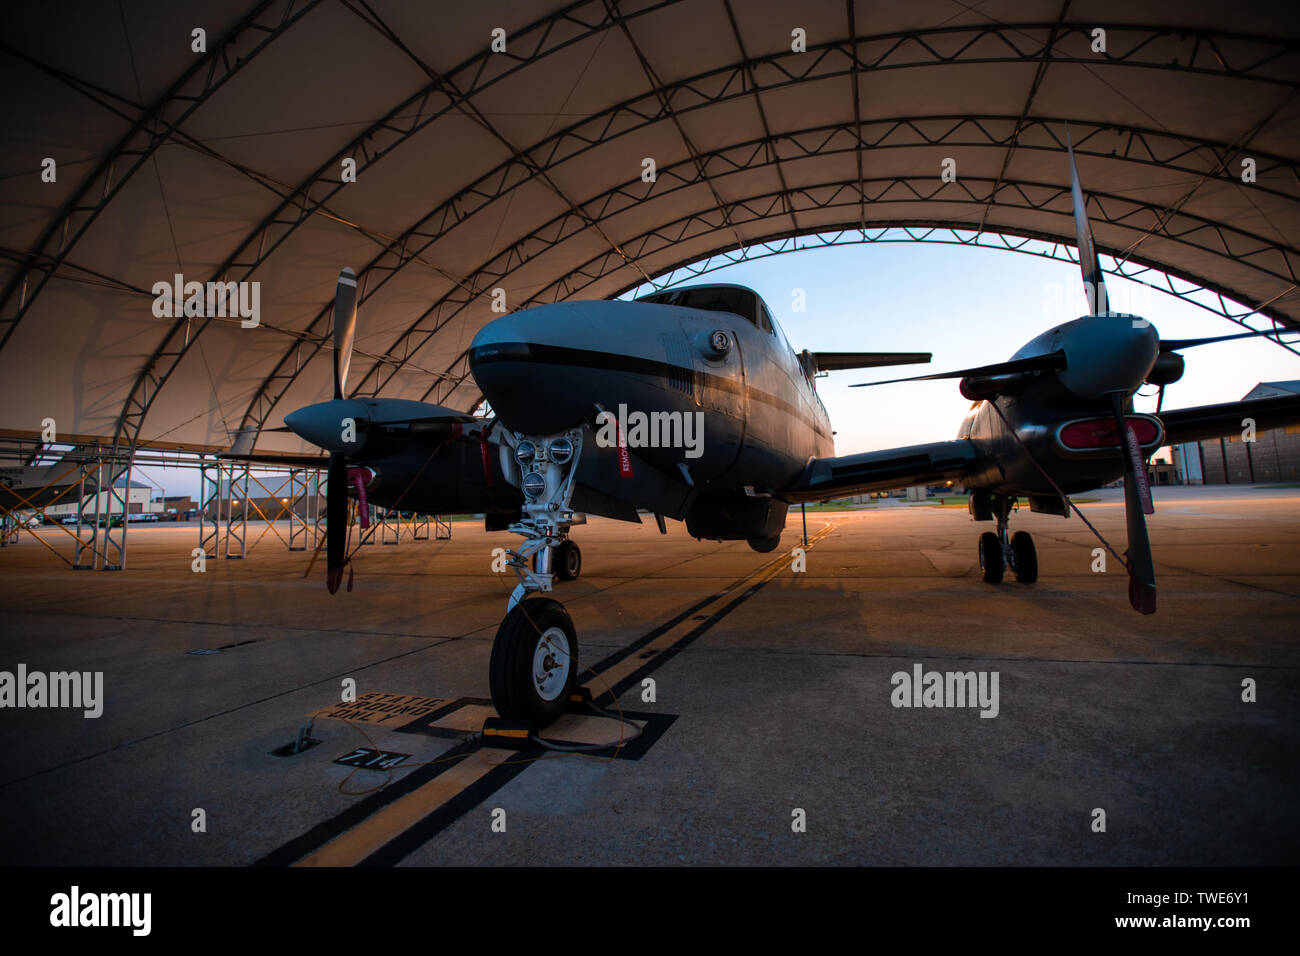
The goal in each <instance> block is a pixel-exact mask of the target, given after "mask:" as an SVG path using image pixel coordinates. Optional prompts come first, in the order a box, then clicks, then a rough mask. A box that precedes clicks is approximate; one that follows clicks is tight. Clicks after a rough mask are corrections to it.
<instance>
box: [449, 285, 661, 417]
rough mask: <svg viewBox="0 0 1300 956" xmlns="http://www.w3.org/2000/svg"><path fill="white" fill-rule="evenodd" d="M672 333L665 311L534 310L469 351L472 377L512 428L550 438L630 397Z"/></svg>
mask: <svg viewBox="0 0 1300 956" xmlns="http://www.w3.org/2000/svg"><path fill="white" fill-rule="evenodd" d="M670 325H671V327H672V328H677V327H676V324H675V320H673V322H671V323H669V322H668V321H667V320H666V319H665V317H664V315H663V312H662V306H655V305H646V304H644V303H634V302H609V301H578V302H558V303H554V304H550V305H542V306H537V307H535V308H531V309H524V310H522V311H519V312H512V313H510V314H508V315H503V316H501V317H500V318H498V319H495V320H494V321H492V322H489V323H488V324H487V325H485V326H483V328H481V329H480V330H479V332H478V334H477V335H475V336H474V340H473V342H471V343H470V350H469V364H470V371H471V373H472V374H473V376H474V381H475V382H476V383H477V385H478V387H479V390H480V391H481V392H482V393H483V397H484V398H486V399H487V400H488V403H489V404H490V405H491V406H492V409H493V411H495V412H496V413H497V414H498V415H499V416H500V417H501V419H502V420H503V421H505V422H508V423H509V426H510V427H511V428H513V429H515V430H517V431H522V432H526V433H530V434H551V433H553V432H557V431H561V430H563V429H565V428H571V427H573V426H574V425H576V424H578V423H579V422H583V421H589V420H591V418H592V417H593V416H594V415H595V406H596V404H597V403H601V404H604V403H609V402H610V401H612V400H613V397H614V396H618V395H623V396H625V397H626V396H627V395H628V394H630V393H629V392H628V391H627V387H628V382H629V376H631V377H633V378H635V377H636V375H637V373H638V372H640V371H642V370H643V369H644V368H646V367H647V366H648V365H651V364H653V361H654V360H655V358H656V357H658V356H662V355H663V353H664V345H663V343H662V342H661V341H660V338H659V336H660V335H661V334H662V333H664V332H665V331H667V330H669V329H670ZM677 334H678V335H681V334H682V333H681V331H680V328H677ZM651 371H653V370H651Z"/></svg>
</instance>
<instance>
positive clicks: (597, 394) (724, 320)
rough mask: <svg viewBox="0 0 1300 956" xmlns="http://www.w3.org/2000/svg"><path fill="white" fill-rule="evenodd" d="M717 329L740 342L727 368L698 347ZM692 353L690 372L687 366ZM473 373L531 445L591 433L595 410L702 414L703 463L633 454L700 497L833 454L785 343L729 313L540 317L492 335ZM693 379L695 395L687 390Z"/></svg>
mask: <svg viewBox="0 0 1300 956" xmlns="http://www.w3.org/2000/svg"><path fill="white" fill-rule="evenodd" d="M714 329H723V330H725V331H726V332H727V333H728V334H729V335H730V336H731V337H732V340H733V343H734V344H733V346H732V348H731V350H730V352H729V353H728V354H727V355H726V356H724V357H723V358H722V359H720V360H710V359H709V358H707V357H706V355H705V353H704V351H703V350H702V348H701V343H702V341H703V340H706V339H707V336H708V335H709V333H710V332H712V331H713V330H714ZM497 346H499V347H501V348H502V352H501V354H498V355H494V354H492V353H493V349H494V347H497ZM511 349H513V350H514V351H513V352H511V351H510V350H511ZM684 354H685V355H689V356H690V359H691V367H690V369H689V370H683V369H682V368H681V366H680V364H679V363H680V362H681V357H682V356H683V355H684ZM471 368H472V371H473V375H474V378H475V380H476V382H477V383H478V385H479V388H480V389H481V390H482V392H483V394H484V396H485V397H486V398H487V400H488V401H489V403H490V404H491V405H492V408H493V410H494V411H495V412H496V413H497V414H498V415H499V416H500V418H501V421H502V423H503V424H504V425H506V426H508V427H510V428H512V429H513V430H515V431H517V432H520V433H522V434H531V435H545V434H554V433H556V432H559V431H562V430H563V429H565V428H570V427H573V426H574V425H576V424H577V423H578V422H585V423H588V424H593V423H594V422H595V416H596V405H598V404H599V405H600V406H601V407H603V408H604V409H606V410H607V411H610V412H617V410H618V406H619V405H620V404H622V405H625V406H626V407H627V408H628V410H629V412H631V411H642V412H646V413H653V412H678V413H681V414H683V415H685V414H694V413H696V412H700V413H702V414H703V416H704V431H703V435H704V440H703V455H702V456H701V457H699V458H693V459H688V458H686V456H685V453H684V449H681V448H647V447H642V448H635V449H633V450H634V451H635V452H636V454H637V455H638V456H639V457H640V458H641V459H643V460H644V461H645V462H647V463H648V464H650V465H651V466H652V467H654V468H656V469H658V470H660V471H662V472H664V473H666V474H669V475H672V476H674V478H675V476H676V475H678V474H679V472H678V465H679V464H680V463H685V464H686V465H687V466H688V467H689V469H690V472H691V475H692V478H693V479H694V480H695V482H696V485H697V489H703V488H706V487H707V488H708V490H710V491H735V492H740V491H741V488H742V487H743V486H745V485H751V486H754V487H755V488H756V489H758V490H760V491H761V490H771V489H780V488H782V487H784V486H786V485H788V484H789V483H791V482H792V481H793V480H794V479H795V478H796V477H797V476H798V475H799V474H800V473H801V472H802V470H803V468H804V467H805V465H806V464H807V462H808V460H809V459H810V458H812V457H814V456H815V455H818V454H821V455H828V454H832V453H833V447H834V446H833V443H832V440H831V431H830V422H829V419H828V417H827V415H826V411H825V409H824V408H823V407H822V405H821V402H820V401H819V400H818V399H817V398H816V395H815V392H814V390H813V387H812V384H811V383H810V382H809V381H808V380H807V378H806V377H804V375H803V373H802V370H801V369H800V367H799V365H798V362H797V359H796V358H795V357H794V354H793V352H792V351H791V350H790V347H789V345H788V344H787V343H786V342H785V341H784V338H783V336H781V335H780V333H779V332H766V331H763V330H760V329H759V328H757V327H756V326H754V325H753V324H752V323H750V322H749V321H748V320H747V319H745V318H743V317H741V316H737V315H734V314H731V313H726V312H711V311H702V310H698V309H686V308H678V307H676V306H670V305H660V304H655V303H644V302H565V303H557V304H555V305H548V306H539V307H537V308H534V309H529V310H526V311H524V312H518V313H513V314H511V315H509V316H504V317H502V318H501V319H498V320H496V321H495V322H492V323H489V324H488V325H486V326H484V328H483V329H482V330H480V332H479V334H478V335H477V336H476V337H475V339H474V342H473V344H472V346H471ZM686 371H689V374H690V379H691V382H692V384H693V387H692V388H691V389H690V391H689V393H688V392H686V391H683V390H682V388H681V387H680V385H681V382H682V379H683V373H684V372H686ZM584 470H585V469H584Z"/></svg>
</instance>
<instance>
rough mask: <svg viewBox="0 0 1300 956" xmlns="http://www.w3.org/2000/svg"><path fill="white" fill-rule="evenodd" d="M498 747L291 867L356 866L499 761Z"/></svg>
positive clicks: (474, 755) (478, 754) (475, 755)
mask: <svg viewBox="0 0 1300 956" xmlns="http://www.w3.org/2000/svg"><path fill="white" fill-rule="evenodd" d="M502 759H503V758H502V755H501V752H500V751H499V750H479V751H477V752H475V753H472V754H470V755H469V756H468V757H466V758H465V759H464V760H462V761H461V762H460V763H458V764H456V765H455V766H454V767H452V768H451V769H450V770H448V771H446V772H444V773H441V774H439V775H438V776H436V777H434V778H433V779H432V780H430V781H429V782H428V783H426V784H425V785H424V786H422V787H420V788H419V789H417V790H413V791H411V792H410V793H408V794H407V795H406V796H404V797H402V798H401V799H399V800H395V801H393V802H392V803H390V804H389V805H388V806H386V807H384V808H383V809H382V810H380V811H378V812H377V813H374V814H371V815H370V816H368V817H366V819H364V820H362V821H361V822H360V823H358V824H357V825H356V826H354V827H353V828H352V829H351V830H348V831H347V832H345V833H341V834H339V835H338V836H337V837H335V838H334V839H333V840H331V841H330V842H329V843H326V844H325V845H324V846H323V847H321V848H320V849H318V850H316V851H315V852H313V853H311V854H309V855H307V856H305V857H303V858H302V859H301V860H299V861H298V862H297V863H295V864H294V866H356V865H357V864H358V863H360V862H361V861H362V860H364V859H365V858H366V857H368V856H370V855H371V854H372V853H374V852H375V851H376V850H378V849H380V848H381V847H383V846H384V845H385V844H387V843H389V842H390V841H391V840H393V839H394V838H396V837H397V836H399V835H400V834H402V833H404V832H406V831H407V830H409V829H410V828H411V827H413V826H415V825H416V824H417V823H419V822H420V821H421V820H423V819H424V818H425V817H427V816H428V815H429V814H430V813H432V812H433V811H434V810H437V809H438V808H439V807H440V806H442V805H443V804H444V803H446V802H447V801H448V800H450V799H452V798H453V797H455V796H456V795H457V794H459V793H460V792H461V791H462V790H464V789H465V788H466V787H468V786H470V785H471V784H472V783H474V782H475V781H477V780H479V779H480V778H481V777H483V776H485V775H486V774H487V773H488V772H489V771H490V770H492V769H493V768H494V767H497V766H499V765H500V764H501V762H502Z"/></svg>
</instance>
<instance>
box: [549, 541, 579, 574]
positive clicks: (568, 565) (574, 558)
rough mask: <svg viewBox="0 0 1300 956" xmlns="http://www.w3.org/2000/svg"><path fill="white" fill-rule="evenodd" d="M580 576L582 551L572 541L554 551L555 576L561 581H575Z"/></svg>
mask: <svg viewBox="0 0 1300 956" xmlns="http://www.w3.org/2000/svg"><path fill="white" fill-rule="evenodd" d="M580 574H582V550H581V549H580V548H579V547H578V546H577V545H576V544H574V543H573V542H572V541H565V542H564V543H563V544H561V545H560V546H559V547H558V548H556V549H555V576H556V577H557V578H559V579H560V580H561V581H576V580H578V575H580Z"/></svg>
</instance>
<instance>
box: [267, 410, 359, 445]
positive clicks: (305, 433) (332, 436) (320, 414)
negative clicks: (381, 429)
mask: <svg viewBox="0 0 1300 956" xmlns="http://www.w3.org/2000/svg"><path fill="white" fill-rule="evenodd" d="M368 421H369V413H368V410H367V409H366V406H365V405H363V404H361V403H360V402H356V401H352V400H351V399H346V398H344V399H333V400H332V401H328V402H320V403H318V404H316V405H308V406H306V407H304V408H300V409H298V410H297V411H293V412H290V413H289V414H288V415H285V416H284V423H285V425H287V426H288V427H289V428H290V429H291V430H292V431H293V433H294V434H296V435H298V436H299V437H300V438H303V439H305V440H306V441H309V442H311V443H312V444H313V445H318V446H320V447H321V448H324V449H325V450H326V451H337V452H355V451H358V450H359V449H360V448H361V446H362V445H363V444H365V435H364V432H363V429H364V427H365V425H366V423H367V422H368ZM349 423H351V424H350V426H349ZM344 436H351V437H352V441H346V440H345V437H344Z"/></svg>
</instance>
